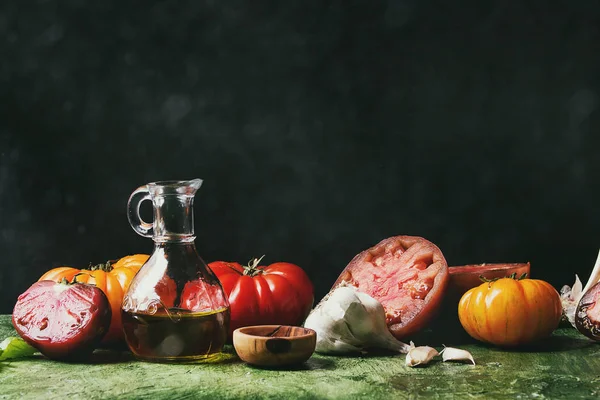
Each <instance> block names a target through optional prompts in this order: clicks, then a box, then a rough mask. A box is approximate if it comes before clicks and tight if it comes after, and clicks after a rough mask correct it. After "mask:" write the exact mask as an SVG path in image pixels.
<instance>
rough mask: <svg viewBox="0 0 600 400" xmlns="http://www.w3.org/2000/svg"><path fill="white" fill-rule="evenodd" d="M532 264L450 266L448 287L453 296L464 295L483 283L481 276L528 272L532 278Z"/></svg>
mask: <svg viewBox="0 0 600 400" xmlns="http://www.w3.org/2000/svg"><path fill="white" fill-rule="evenodd" d="M530 271H531V265H530V264H529V263H504V264H501V263H498V264H471V265H461V266H458V267H450V268H448V272H450V283H449V287H448V291H449V293H451V294H452V296H454V297H455V296H458V297H459V298H460V296H462V295H463V294H465V293H466V292H467V291H468V290H469V289H472V288H474V287H477V286H479V285H481V278H480V277H481V276H483V277H484V278H486V279H495V278H505V277H507V276H509V275H511V274H513V273H514V274H516V276H517V278H518V277H520V276H521V275H523V274H525V273H526V274H527V277H528V278H530V277H531V276H530Z"/></svg>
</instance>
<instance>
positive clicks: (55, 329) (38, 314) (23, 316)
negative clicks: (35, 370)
mask: <svg viewBox="0 0 600 400" xmlns="http://www.w3.org/2000/svg"><path fill="white" fill-rule="evenodd" d="M110 320H111V309H110V303H109V302H108V298H107V297H106V295H105V294H104V292H102V290H100V289H99V288H97V287H96V286H92V285H87V284H82V283H74V284H71V283H66V280H65V283H60V282H54V281H49V280H44V281H39V282H36V283H34V284H33V285H32V286H31V287H30V288H29V289H27V290H26V291H25V293H23V294H22V295H20V296H19V299H18V300H17V303H16V304H15V307H14V310H13V315H12V322H13V325H14V327H15V329H16V331H17V332H18V333H19V335H20V336H21V337H22V338H23V339H24V340H25V341H26V342H27V343H29V344H30V345H31V346H33V347H35V348H36V349H38V350H39V351H40V352H41V353H42V354H44V355H45V356H47V357H49V358H53V359H79V358H83V357H85V356H87V355H88V354H89V353H91V352H92V351H93V350H94V348H95V347H96V346H97V345H98V344H99V343H100V340H101V339H102V337H103V336H104V335H105V334H106V332H108V327H109V325H110Z"/></svg>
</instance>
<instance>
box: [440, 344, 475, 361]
mask: <svg viewBox="0 0 600 400" xmlns="http://www.w3.org/2000/svg"><path fill="white" fill-rule="evenodd" d="M440 354H441V355H442V361H443V362H446V361H470V362H471V363H473V365H475V360H474V359H473V356H472V355H471V353H469V352H468V351H466V350H463V349H457V348H454V347H446V346H444V349H443V350H442V352H441V353H440Z"/></svg>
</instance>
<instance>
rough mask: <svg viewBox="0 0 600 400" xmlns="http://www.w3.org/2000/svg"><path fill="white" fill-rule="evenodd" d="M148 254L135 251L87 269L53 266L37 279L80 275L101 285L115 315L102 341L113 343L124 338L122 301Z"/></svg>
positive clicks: (87, 281)
mask: <svg viewBox="0 0 600 400" xmlns="http://www.w3.org/2000/svg"><path fill="white" fill-rule="evenodd" d="M148 257H149V256H148V255H147V254H134V255H131V256H126V257H123V258H121V259H119V260H118V261H117V262H116V263H114V264H111V263H110V262H107V263H106V264H100V265H96V266H90V268H88V269H78V268H72V267H58V268H54V269H51V270H50V271H48V272H46V273H45V274H44V275H42V276H41V277H40V279H38V281H44V280H50V281H55V282H60V281H61V280H62V279H63V278H64V279H66V280H67V281H69V282H70V281H72V280H73V278H74V277H75V275H77V274H79V275H77V278H76V279H77V282H81V283H89V284H93V285H95V286H96V287H98V288H99V289H101V290H102V291H103V292H104V294H105V295H106V297H108V301H109V303H110V308H111V311H112V318H111V321H110V327H109V328H108V332H107V333H106V335H105V336H104V338H103V339H102V343H105V344H110V343H114V342H118V341H121V340H123V339H124V335H123V327H122V323H121V303H122V302H123V296H125V293H127V289H128V288H129V284H130V283H131V280H132V279H133V277H134V276H135V274H137V272H138V271H139V270H140V268H141V267H142V265H144V263H145V262H146V260H147V259H148Z"/></svg>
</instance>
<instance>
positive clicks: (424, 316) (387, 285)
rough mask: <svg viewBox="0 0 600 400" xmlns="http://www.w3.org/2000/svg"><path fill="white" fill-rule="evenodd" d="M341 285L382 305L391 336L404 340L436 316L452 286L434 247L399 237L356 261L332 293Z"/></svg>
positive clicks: (438, 253) (412, 239)
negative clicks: (350, 287)
mask: <svg viewBox="0 0 600 400" xmlns="http://www.w3.org/2000/svg"><path fill="white" fill-rule="evenodd" d="M342 282H346V283H349V284H351V285H353V286H355V287H356V288H357V289H358V290H359V291H361V292H364V293H367V294H368V295H370V296H371V297H373V298H374V299H376V300H378V301H379V302H380V303H381V305H382V306H383V308H384V309H385V312H386V322H387V325H388V328H389V329H390V332H392V334H393V335H394V336H395V337H396V338H398V339H402V338H405V337H407V336H409V335H411V334H413V333H416V332H417V331H419V330H421V329H422V328H424V327H425V326H426V325H427V324H428V323H429V321H430V320H431V319H432V318H433V317H434V316H435V314H436V312H437V311H438V309H439V307H440V305H441V302H442V299H443V298H444V293H445V290H446V286H447V284H448V264H447V263H446V260H445V259H444V255H443V254H442V252H441V251H440V249H439V248H438V247H437V246H436V245H434V244H433V243H431V242H429V241H427V240H425V239H423V238H421V237H415V236H395V237H391V238H388V239H385V240H382V241H381V242H379V243H378V244H376V245H375V246H373V247H371V248H370V249H367V250H365V251H363V252H361V253H360V254H358V255H357V256H356V257H354V258H353V259H352V261H350V263H349V264H348V266H347V267H346V268H345V269H344V271H342V273H341V274H340V276H339V277H338V279H337V280H336V282H335V283H334V285H333V288H332V289H334V288H336V287H337V286H338V285H340V284H342Z"/></svg>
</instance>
